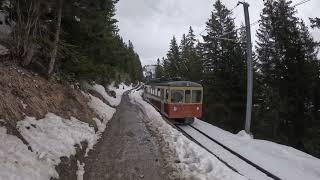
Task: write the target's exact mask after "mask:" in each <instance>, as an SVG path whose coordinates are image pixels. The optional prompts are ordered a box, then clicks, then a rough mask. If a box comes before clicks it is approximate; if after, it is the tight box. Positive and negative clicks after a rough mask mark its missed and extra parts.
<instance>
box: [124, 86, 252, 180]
mask: <svg viewBox="0 0 320 180" xmlns="http://www.w3.org/2000/svg"><path fill="white" fill-rule="evenodd" d="M141 93H142V92H141V91H135V92H132V93H131V94H130V99H131V102H132V103H135V104H137V105H139V106H140V107H141V108H142V110H143V111H144V113H145V114H146V115H147V116H148V119H146V121H147V123H148V124H149V125H150V127H151V128H152V129H153V130H154V131H155V132H156V133H157V134H159V135H161V136H162V139H163V140H164V141H165V144H166V146H167V147H168V148H169V149H170V151H172V154H173V155H174V156H176V158H177V160H178V161H179V162H180V163H176V164H175V166H176V168H177V169H180V170H181V171H182V172H181V175H182V176H183V177H181V178H182V179H201V180H212V179H215V180H240V179H241V180H243V179H246V178H245V177H243V176H241V175H240V174H237V173H235V172H234V171H232V170H231V169H230V168H228V167H227V166H226V165H224V164H223V163H222V162H220V161H219V160H218V159H217V158H216V157H214V156H213V155H211V154H210V153H209V152H207V151H206V150H204V149H203V148H201V147H200V146H199V145H197V144H196V143H194V142H193V141H191V140H189V139H188V138H186V137H185V136H184V135H183V134H182V133H181V132H179V131H178V130H176V129H174V128H173V127H172V126H170V125H169V124H167V123H166V122H165V121H164V120H163V119H162V116H161V115H160V114H159V113H158V112H157V111H156V110H155V109H154V108H153V107H152V106H151V105H150V104H148V103H147V102H145V101H144V100H143V99H142V97H141Z"/></svg>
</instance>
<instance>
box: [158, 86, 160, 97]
mask: <svg viewBox="0 0 320 180" xmlns="http://www.w3.org/2000/svg"><path fill="white" fill-rule="evenodd" d="M157 96H158V97H160V89H159V88H158V91H157Z"/></svg>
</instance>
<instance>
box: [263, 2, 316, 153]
mask: <svg viewBox="0 0 320 180" xmlns="http://www.w3.org/2000/svg"><path fill="white" fill-rule="evenodd" d="M295 12H296V11H295V9H294V7H292V6H291V2H287V1H285V0H277V1H266V2H265V7H264V9H263V13H262V15H261V21H260V28H259V30H258V34H257V35H258V39H259V40H258V42H257V44H258V46H257V54H258V59H259V62H260V63H261V64H260V66H261V67H260V68H261V69H260V70H261V72H262V76H263V83H264V84H265V86H266V87H264V99H265V101H264V102H263V104H261V106H263V107H264V108H263V109H266V112H263V114H267V115H269V118H267V119H270V122H269V124H271V125H270V127H271V128H272V131H273V132H275V133H273V135H274V136H277V137H283V139H281V141H285V140H286V139H287V140H286V142H287V143H289V144H291V145H294V146H295V147H297V148H300V149H303V150H304V148H305V147H304V144H303V136H304V133H305V129H306V123H307V121H306V120H307V116H306V113H307V111H308V107H307V106H306V104H308V103H309V102H310V101H311V99H310V93H309V92H310V91H309V90H308V89H310V88H311V87H310V85H312V84H313V83H312V82H313V81H314V77H315V72H316V71H315V70H314V68H313V67H314V66H313V65H312V64H314V63H315V62H316V61H315V57H316V56H315V47H314V42H313V40H312V38H311V37H310V35H309V34H308V31H307V28H306V27H305V26H304V24H303V23H300V22H299V19H298V18H297V17H295ZM267 115H265V116H264V117H266V116H267ZM272 131H271V132H272Z"/></svg>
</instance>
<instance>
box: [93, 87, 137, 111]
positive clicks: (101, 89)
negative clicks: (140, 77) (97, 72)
mask: <svg viewBox="0 0 320 180" xmlns="http://www.w3.org/2000/svg"><path fill="white" fill-rule="evenodd" d="M132 88H133V87H132V84H131V85H130V86H127V85H125V84H124V83H121V84H119V88H116V87H114V83H112V84H111V85H110V86H108V89H109V90H110V91H114V92H115V93H116V98H114V97H112V96H109V94H107V93H106V90H105V88H104V87H103V86H101V85H99V84H95V85H93V87H92V89H93V90H94V91H96V92H98V93H99V94H100V95H101V96H102V97H103V98H104V99H105V100H107V101H108V102H109V103H110V105H111V106H118V105H119V104H120V102H121V98H122V95H123V93H124V92H126V91H128V90H130V89H132Z"/></svg>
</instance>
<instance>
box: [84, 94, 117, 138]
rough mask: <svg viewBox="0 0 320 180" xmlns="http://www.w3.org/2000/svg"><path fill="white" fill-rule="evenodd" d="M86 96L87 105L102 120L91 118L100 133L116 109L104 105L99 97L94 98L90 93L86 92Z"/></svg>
mask: <svg viewBox="0 0 320 180" xmlns="http://www.w3.org/2000/svg"><path fill="white" fill-rule="evenodd" d="M86 96H87V97H88V98H89V102H88V105H89V107H90V108H91V109H92V110H94V112H95V113H97V115H98V116H99V118H101V119H102V122H101V121H100V120H99V119H97V118H94V119H93V120H94V121H95V122H96V124H97V127H98V133H100V134H101V133H102V132H104V130H105V129H106V125H107V123H108V122H109V120H110V119H111V118H112V116H113V114H114V113H115V112H116V109H115V108H112V107H110V106H108V105H106V104H105V103H104V102H103V101H101V100H100V99H99V98H96V97H94V96H92V95H90V94H87V95H86Z"/></svg>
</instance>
